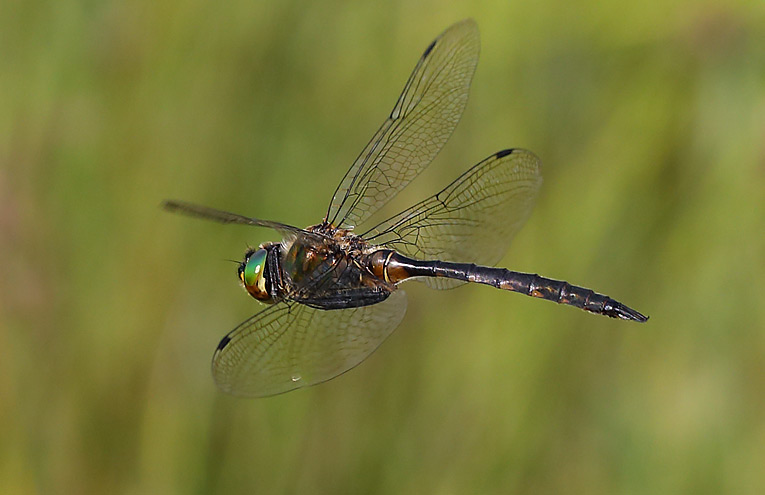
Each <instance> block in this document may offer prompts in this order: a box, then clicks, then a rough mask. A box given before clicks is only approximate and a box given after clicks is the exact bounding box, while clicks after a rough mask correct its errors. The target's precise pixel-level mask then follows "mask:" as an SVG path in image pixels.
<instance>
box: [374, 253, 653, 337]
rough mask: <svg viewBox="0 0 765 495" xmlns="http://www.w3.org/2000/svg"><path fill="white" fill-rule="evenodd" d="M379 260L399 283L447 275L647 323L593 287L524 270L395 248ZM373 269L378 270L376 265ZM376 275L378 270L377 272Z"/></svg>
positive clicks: (384, 275) (377, 255) (382, 271)
mask: <svg viewBox="0 0 765 495" xmlns="http://www.w3.org/2000/svg"><path fill="white" fill-rule="evenodd" d="M375 260H377V262H378V268H377V271H378V272H380V273H379V275H378V276H380V275H382V276H381V278H384V279H385V280H386V281H387V282H392V283H397V282H400V281H403V280H406V279H408V278H412V277H445V278H451V279H455V280H463V281H465V282H474V283H478V284H485V285H491V286H492V287H496V288H497V289H503V290H508V291H512V292H518V293H521V294H525V295H527V296H531V297H538V298H540V299H546V300H548V301H554V302H556V303H559V304H566V305H569V306H574V307H576V308H580V309H583V310H585V311H589V312H590V313H595V314H600V315H605V316H609V317H611V318H621V319H624V320H633V321H638V322H644V321H646V320H647V319H648V318H647V317H645V316H643V315H642V314H640V313H639V312H637V311H635V310H634V309H632V308H629V307H627V306H625V305H624V304H622V303H620V302H619V301H616V300H614V299H612V298H610V297H609V296H606V295H603V294H599V293H597V292H595V291H593V290H590V289H586V288H584V287H579V286H577V285H572V284H569V283H568V282H565V281H563V280H553V279H549V278H545V277H542V276H540V275H537V274H536V273H521V272H514V271H511V270H508V269H506V268H495V267H487V266H480V265H476V264H473V263H452V262H448V261H440V260H433V261H420V260H414V259H411V258H407V257H405V256H402V255H400V254H398V253H396V252H394V251H387V250H385V251H378V252H377V253H375V254H374V255H373V256H372V258H371V261H373V262H374V261H375ZM373 271H375V269H374V268H373ZM376 274H377V273H376Z"/></svg>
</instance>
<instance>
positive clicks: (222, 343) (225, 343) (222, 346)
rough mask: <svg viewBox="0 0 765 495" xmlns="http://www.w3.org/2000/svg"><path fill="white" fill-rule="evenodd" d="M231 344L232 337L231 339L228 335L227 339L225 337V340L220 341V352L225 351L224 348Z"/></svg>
mask: <svg viewBox="0 0 765 495" xmlns="http://www.w3.org/2000/svg"><path fill="white" fill-rule="evenodd" d="M229 342H231V337H229V336H228V335H226V336H225V337H223V338H222V339H221V341H220V344H218V350H219V351H222V350H223V348H224V347H226V346H227V345H228V343H229Z"/></svg>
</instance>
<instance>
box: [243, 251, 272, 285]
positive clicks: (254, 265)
mask: <svg viewBox="0 0 765 495" xmlns="http://www.w3.org/2000/svg"><path fill="white" fill-rule="evenodd" d="M266 254H267V253H266V250H265V249H258V250H257V251H255V252H254V253H252V255H251V256H250V258H249V259H248V260H247V264H246V265H245V267H244V272H243V274H242V282H243V283H244V286H245V287H254V286H259V285H265V284H263V272H264V271H265V269H266Z"/></svg>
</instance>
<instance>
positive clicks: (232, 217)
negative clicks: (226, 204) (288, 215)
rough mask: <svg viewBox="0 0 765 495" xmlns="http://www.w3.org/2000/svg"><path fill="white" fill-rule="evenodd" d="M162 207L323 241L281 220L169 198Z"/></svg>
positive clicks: (219, 220)
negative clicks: (240, 213) (262, 218)
mask: <svg viewBox="0 0 765 495" xmlns="http://www.w3.org/2000/svg"><path fill="white" fill-rule="evenodd" d="M162 207H163V208H164V209H166V210H167V211H171V212H174V213H181V214H183V215H187V216H190V217H195V218H202V219H205V220H212V221H213V222H218V223H224V224H226V223H235V224H240V225H254V226H258V227H268V228H271V229H274V230H276V231H278V232H279V233H280V234H282V235H283V236H285V237H288V238H291V239H294V238H296V237H303V238H306V239H312V240H313V241H314V242H321V237H320V236H318V235H317V234H314V233H312V232H307V231H305V230H303V229H300V228H298V227H293V226H291V225H286V224H283V223H279V222H273V221H271V220H260V219H257V218H250V217H246V216H244V215H239V214H237V213H231V212H228V211H223V210H216V209H215V208H210V207H208V206H201V205H196V204H193V203H186V202H185V201H176V200H167V201H164V202H163V203H162Z"/></svg>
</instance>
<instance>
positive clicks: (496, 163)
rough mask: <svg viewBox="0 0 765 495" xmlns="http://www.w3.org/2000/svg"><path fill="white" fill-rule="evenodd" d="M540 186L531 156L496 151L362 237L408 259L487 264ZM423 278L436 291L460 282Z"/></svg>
mask: <svg viewBox="0 0 765 495" xmlns="http://www.w3.org/2000/svg"><path fill="white" fill-rule="evenodd" d="M541 185H542V171H541V162H540V160H539V158H538V157H537V156H536V155H534V154H533V153H532V152H530V151H526V150H521V149H513V150H504V151H500V152H499V153H496V154H494V155H492V156H490V157H488V158H486V159H485V160H483V161H482V162H480V163H478V164H476V165H475V166H473V167H472V168H471V169H470V170H468V171H467V172H465V173H464V174H462V176H460V177H459V178H458V179H457V180H455V181H454V182H452V183H451V184H450V185H449V186H447V187H446V188H445V189H444V190H443V191H441V192H439V193H438V194H436V195H434V196H432V197H430V198H428V199H426V200H424V201H422V202H420V203H417V204H416V205H414V206H412V207H411V208H409V209H407V210H404V211H402V212H401V213H399V214H398V215H396V216H394V217H392V218H390V219H388V220H386V221H384V222H382V223H381V224H379V225H377V226H376V227H374V228H372V229H371V230H370V231H369V232H367V233H365V234H362V237H363V238H364V239H366V240H368V241H369V242H370V243H372V244H376V245H379V246H381V247H385V248H389V249H394V250H396V251H398V252H400V253H402V254H404V255H406V256H409V257H412V258H417V259H439V260H445V261H455V262H464V263H476V264H480V265H489V266H491V265H494V264H495V263H497V262H498V261H499V260H500V259H501V258H502V256H504V254H505V252H507V249H508V247H509V246H510V242H511V241H512V239H513V237H514V236H515V234H516V233H517V232H518V231H519V230H520V228H521V227H522V226H523V224H524V223H525V222H526V219H527V218H528V217H529V215H530V214H531V209H532V207H533V206H534V201H535V199H536V197H537V193H538V191H539V187H540V186H541ZM425 282H426V283H427V284H428V285H430V286H431V287H434V288H438V289H446V288H451V287H454V286H456V285H459V284H460V282H456V281H453V280H448V279H442V278H432V279H431V278H428V279H426V280H425Z"/></svg>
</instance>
